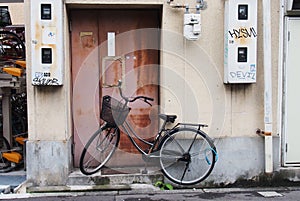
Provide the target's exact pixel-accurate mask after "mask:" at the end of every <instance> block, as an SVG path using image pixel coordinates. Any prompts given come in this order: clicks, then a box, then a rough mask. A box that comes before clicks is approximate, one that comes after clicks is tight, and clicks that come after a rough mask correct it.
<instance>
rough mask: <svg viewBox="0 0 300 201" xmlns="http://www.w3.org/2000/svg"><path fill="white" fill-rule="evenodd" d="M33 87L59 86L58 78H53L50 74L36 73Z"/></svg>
mask: <svg viewBox="0 0 300 201" xmlns="http://www.w3.org/2000/svg"><path fill="white" fill-rule="evenodd" d="M32 84H33V85H59V81H58V79H57V78H51V77H50V73H35V77H34V78H33V80H32Z"/></svg>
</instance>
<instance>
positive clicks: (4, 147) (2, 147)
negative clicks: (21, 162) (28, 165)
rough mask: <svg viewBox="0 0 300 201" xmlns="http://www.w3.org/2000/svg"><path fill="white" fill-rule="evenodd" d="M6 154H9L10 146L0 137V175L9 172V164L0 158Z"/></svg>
mask: <svg viewBox="0 0 300 201" xmlns="http://www.w3.org/2000/svg"><path fill="white" fill-rule="evenodd" d="M6 152H10V145H9V143H8V141H7V139H6V138H5V137H3V136H0V173H1V172H8V171H10V170H11V168H10V162H9V161H8V160H6V159H5V158H4V157H3V156H2V153H6Z"/></svg>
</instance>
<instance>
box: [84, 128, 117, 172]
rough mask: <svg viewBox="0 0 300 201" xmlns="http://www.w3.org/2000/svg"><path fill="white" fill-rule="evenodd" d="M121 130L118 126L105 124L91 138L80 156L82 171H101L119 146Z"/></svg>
mask: <svg viewBox="0 0 300 201" xmlns="http://www.w3.org/2000/svg"><path fill="white" fill-rule="evenodd" d="M119 141H120V131H119V129H118V127H108V126H104V127H101V128H100V129H99V130H97V131H96V132H95V133H94V134H93V135H92V137H91V138H90V139H89V141H88V142H87V144H86V145H85V147H84V148H83V151H82V153H81V157H80V162H79V166H80V171H81V172H82V173H83V174H85V175H91V174H94V173H96V172H97V171H99V170H100V169H101V168H102V167H103V166H104V165H105V164H106V163H107V162H108V161H109V159H110V158H111V156H112V155H113V153H114V151H115V150H116V148H117V147H118V144H119Z"/></svg>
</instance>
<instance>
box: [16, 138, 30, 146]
mask: <svg viewBox="0 0 300 201" xmlns="http://www.w3.org/2000/svg"><path fill="white" fill-rule="evenodd" d="M15 140H16V142H18V143H19V144H21V145H24V144H25V141H26V140H27V138H25V137H16V138H15Z"/></svg>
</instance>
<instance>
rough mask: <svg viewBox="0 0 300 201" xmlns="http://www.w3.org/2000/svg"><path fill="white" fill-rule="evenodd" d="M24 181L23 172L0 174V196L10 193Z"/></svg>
mask: <svg viewBox="0 0 300 201" xmlns="http://www.w3.org/2000/svg"><path fill="white" fill-rule="evenodd" d="M25 181H26V172H25V171H24V170H18V171H12V172H7V173H0V194H3V193H6V194H7V193H11V192H13V190H14V189H15V188H17V187H19V186H20V185H22V184H23V183H24V182H25Z"/></svg>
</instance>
